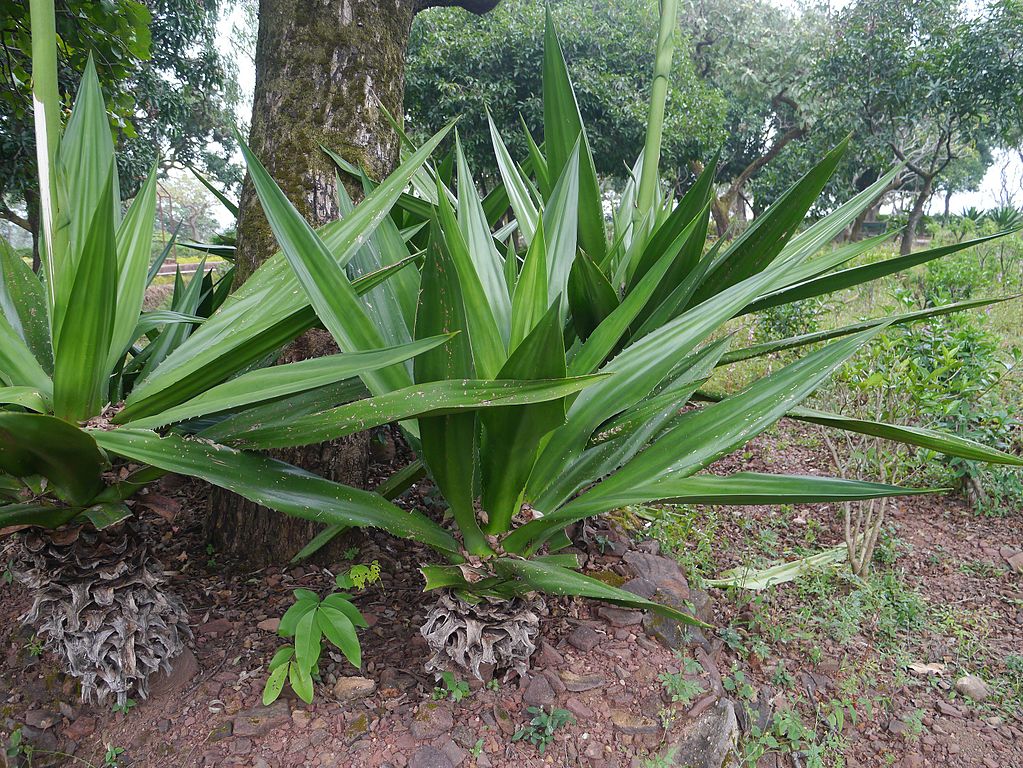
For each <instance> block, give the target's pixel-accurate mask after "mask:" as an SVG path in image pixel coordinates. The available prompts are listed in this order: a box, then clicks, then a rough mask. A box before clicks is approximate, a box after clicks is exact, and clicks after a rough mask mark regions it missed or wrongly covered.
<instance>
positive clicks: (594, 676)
mask: <svg viewBox="0 0 1023 768" xmlns="http://www.w3.org/2000/svg"><path fill="white" fill-rule="evenodd" d="M558 677H560V678H561V681H562V682H563V683H564V684H565V688H567V689H568V690H570V691H571V692H572V693H581V692H582V691H590V690H593V689H594V688H603V687H604V686H605V685H607V682H606V681H605V680H604V677H603V675H600V674H598V673H596V672H594V673H591V674H584V675H579V674H576V673H575V672H572V671H571V670H568V669H563V670H561V671H560V672H558Z"/></svg>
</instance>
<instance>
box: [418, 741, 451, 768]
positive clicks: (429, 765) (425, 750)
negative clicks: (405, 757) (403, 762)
mask: <svg viewBox="0 0 1023 768" xmlns="http://www.w3.org/2000/svg"><path fill="white" fill-rule="evenodd" d="M408 766H409V768H454V766H453V765H452V763H451V761H450V760H449V759H448V756H447V755H445V754H444V753H443V752H441V751H440V750H439V749H437V748H436V747H430V746H426V747H420V748H419V749H417V750H416V751H415V753H414V754H413V755H412V759H411V760H409V763H408Z"/></svg>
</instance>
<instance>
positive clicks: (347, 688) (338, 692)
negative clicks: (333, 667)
mask: <svg viewBox="0 0 1023 768" xmlns="http://www.w3.org/2000/svg"><path fill="white" fill-rule="evenodd" d="M376 689H377V684H376V683H375V682H374V681H373V680H370V679H369V678H368V677H342V678H338V681H337V682H336V683H335V684H334V697H335V698H336V699H337V700H338V701H339V702H341V703H342V704H350V703H351V702H353V701H360V700H362V699H365V698H366V697H367V696H372V695H373V694H374V693H375V692H376Z"/></svg>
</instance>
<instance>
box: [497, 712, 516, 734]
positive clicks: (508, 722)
mask: <svg viewBox="0 0 1023 768" xmlns="http://www.w3.org/2000/svg"><path fill="white" fill-rule="evenodd" d="M494 720H495V721H496V722H497V727H498V728H500V729H501V733H503V734H504V735H505V736H511V735H512V734H514V733H515V731H516V730H518V729H517V728H516V727H515V720H514V719H513V718H512V716H511V713H509V712H508V710H507V709H505V708H504V707H502V706H501V705H500V704H495V705H494Z"/></svg>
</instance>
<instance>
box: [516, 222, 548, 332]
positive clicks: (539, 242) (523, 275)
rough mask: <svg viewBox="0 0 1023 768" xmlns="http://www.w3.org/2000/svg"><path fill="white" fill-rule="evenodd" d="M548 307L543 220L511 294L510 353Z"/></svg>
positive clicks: (538, 225)
mask: <svg viewBox="0 0 1023 768" xmlns="http://www.w3.org/2000/svg"><path fill="white" fill-rule="evenodd" d="M513 258H514V254H511V253H510V254H509V255H508V258H507V260H506V261H505V263H506V264H508V263H512V262H513ZM548 306H550V300H549V298H548V292H547V241H546V238H545V235H544V229H543V220H542V219H539V220H537V223H536V230H535V231H534V232H533V239H532V240H531V241H530V243H529V248H528V249H527V250H526V258H525V260H524V261H523V263H522V271H521V272H520V273H519V275H518V278H517V279H516V281H515V288H514V291H513V293H512V327H511V343H510V345H509V346H510V349H511V350H512V352H514V351H515V349H516V348H517V347H518V346H519V344H521V343H522V340H523V339H524V338H526V336H528V335H529V334H530V332H531V331H532V330H533V328H535V327H536V324H537V323H539V322H540V319H541V318H542V317H543V316H544V313H546V311H547V307H548Z"/></svg>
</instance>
